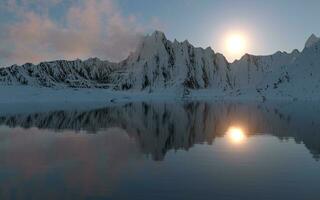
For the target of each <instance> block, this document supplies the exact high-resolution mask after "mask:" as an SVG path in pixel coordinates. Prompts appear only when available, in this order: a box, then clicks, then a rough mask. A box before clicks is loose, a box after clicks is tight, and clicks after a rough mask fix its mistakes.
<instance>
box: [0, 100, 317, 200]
mask: <svg viewBox="0 0 320 200" xmlns="http://www.w3.org/2000/svg"><path fill="white" fill-rule="evenodd" d="M318 113H319V109H318V107H317V105H316V104H312V103H309V104H304V103H298V102H295V103H280V102H275V103H262V104H260V103H235V102H233V103H227V102H216V103H212V102H179V103H177V102H157V103H129V104H125V105H114V106H109V107H105V108H97V109H92V108H91V109H88V110H81V109H74V110H65V111H64V110H60V111H59V110H57V111H46V112H37V113H22V114H10V115H9V114H7V115H1V116H0V144H1V145H0V177H1V179H0V191H1V192H0V197H1V199H187V198H188V199H215V198H216V199H256V197H257V195H259V199H270V198H271V197H272V199H316V198H317V195H318V189H317V188H318V187H317V186H318V183H319V181H320V174H319V173H318V172H319V170H320V163H319V162H318V159H319V155H320V134H319V128H320V122H319V120H318V119H319V117H318ZM230 127H233V129H231V130H237V131H236V132H234V134H228V130H230ZM235 128H236V129H235ZM239 139H240V140H239Z"/></svg>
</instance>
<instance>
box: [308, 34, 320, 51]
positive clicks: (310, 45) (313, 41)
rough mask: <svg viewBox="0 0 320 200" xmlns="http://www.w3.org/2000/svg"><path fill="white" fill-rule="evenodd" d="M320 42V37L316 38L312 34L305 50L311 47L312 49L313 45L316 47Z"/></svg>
mask: <svg viewBox="0 0 320 200" xmlns="http://www.w3.org/2000/svg"><path fill="white" fill-rule="evenodd" d="M319 41H320V38H319V37H317V36H315V35H314V34H312V35H311V36H310V37H309V38H308V40H307V42H306V44H305V48H309V47H312V46H313V45H315V44H316V43H317V42H319Z"/></svg>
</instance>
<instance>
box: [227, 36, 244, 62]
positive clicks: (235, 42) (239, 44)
mask: <svg viewBox="0 0 320 200" xmlns="http://www.w3.org/2000/svg"><path fill="white" fill-rule="evenodd" d="M246 43H247V41H246V38H245V36H244V35H243V34H241V33H232V34H229V35H228V36H227V37H226V44H225V45H226V49H227V51H228V54H230V56H232V57H238V56H242V55H243V54H244V53H245V51H246Z"/></svg>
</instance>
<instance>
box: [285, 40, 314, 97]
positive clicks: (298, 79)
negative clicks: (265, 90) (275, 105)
mask: <svg viewBox="0 0 320 200" xmlns="http://www.w3.org/2000/svg"><path fill="white" fill-rule="evenodd" d="M288 77H289V79H290V81H287V82H285V83H284V84H281V85H280V89H281V90H282V91H283V92H284V93H289V94H290V95H292V96H295V97H306V98H319V89H320V40H319V41H318V42H315V43H313V44H312V45H311V46H309V47H306V48H304V49H303V51H302V52H301V54H300V55H299V56H298V57H297V59H295V61H294V62H293V63H291V64H290V65H289V67H288Z"/></svg>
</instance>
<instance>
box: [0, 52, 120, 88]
mask: <svg viewBox="0 0 320 200" xmlns="http://www.w3.org/2000/svg"><path fill="white" fill-rule="evenodd" d="M115 68H116V64H114V63H110V62H107V61H101V60H99V59H97V58H91V59H88V60H86V61H81V60H75V61H65V60H58V61H52V62H42V63H40V64H38V65H33V64H31V63H27V64H24V65H22V66H17V65H13V66H11V67H8V68H0V84H2V85H31V86H43V87H64V86H67V87H78V88H82V87H108V84H109V83H110V81H111V78H110V74H111V73H112V72H113V71H114V69H115Z"/></svg>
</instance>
